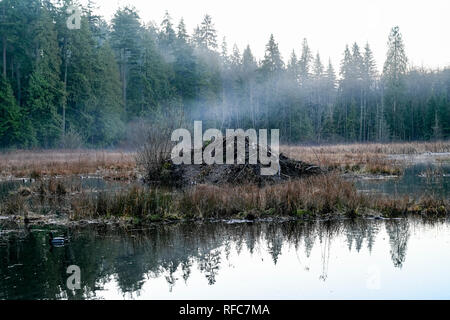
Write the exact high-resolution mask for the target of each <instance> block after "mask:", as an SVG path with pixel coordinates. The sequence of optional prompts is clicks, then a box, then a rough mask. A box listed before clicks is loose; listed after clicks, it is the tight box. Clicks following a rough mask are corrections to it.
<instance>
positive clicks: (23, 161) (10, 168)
mask: <svg viewBox="0 0 450 320" xmlns="http://www.w3.org/2000/svg"><path fill="white" fill-rule="evenodd" d="M135 168H136V163H135V157H134V154H133V153H127V152H120V151H95V150H85V151H64V150H61V151H15V152H9V153H3V154H0V173H1V176H0V178H7V177H15V178H30V177H31V178H39V177H42V176H54V175H60V176H69V175H80V174H86V175H87V174H100V175H102V176H105V177H106V178H111V179H120V178H124V177H125V178H126V177H129V176H132V175H133V173H134V171H135Z"/></svg>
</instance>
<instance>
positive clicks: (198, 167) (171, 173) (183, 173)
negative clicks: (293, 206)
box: [140, 135, 324, 188]
mask: <svg viewBox="0 0 450 320" xmlns="http://www.w3.org/2000/svg"><path fill="white" fill-rule="evenodd" d="M229 140H230V139H228V140H227V139H226V138H223V139H221V140H220V141H217V142H215V141H209V142H207V143H204V144H203V147H202V150H201V152H202V154H205V152H206V153H208V152H209V150H212V151H211V156H212V157H214V156H215V154H214V153H215V152H216V151H215V150H216V148H214V147H212V145H213V144H215V146H218V144H220V143H222V150H223V154H224V159H223V164H217V163H216V164H212V165H209V164H207V163H205V161H204V160H203V163H202V164H175V163H174V161H172V160H171V158H170V156H169V153H168V152H166V153H165V156H164V157H163V158H162V159H161V161H159V163H158V165H156V166H155V165H154V164H149V163H145V162H144V161H142V160H141V161H140V162H141V163H144V167H145V169H146V176H145V178H144V182H145V183H146V184H149V185H167V186H174V187H178V188H183V187H187V186H192V185H198V184H212V185H222V184H233V185H237V184H254V185H258V186H264V185H267V184H276V183H280V182H283V181H288V180H293V179H298V178H300V177H304V176H310V175H317V174H321V173H324V170H323V169H321V168H320V167H319V166H317V165H314V164H310V163H305V162H302V161H296V160H293V159H290V158H288V157H286V156H285V155H284V154H282V153H280V154H279V156H278V159H279V161H278V164H277V167H278V170H277V172H276V174H275V175H262V174H261V169H263V168H268V167H270V165H265V164H263V163H266V162H264V161H261V157H260V152H261V151H262V152H266V154H267V156H268V157H271V156H272V151H271V149H270V147H262V146H261V145H260V144H254V143H250V141H249V138H248V136H244V137H239V136H238V135H237V136H235V137H234V141H233V140H232V139H231V141H229ZM227 148H228V150H229V149H231V150H234V151H233V154H234V160H235V161H234V164H227V162H226V159H225V155H226V153H227V152H226V150H227ZM238 150H239V151H241V152H238ZM243 150H245V151H244V152H245V159H243V157H242V156H241V158H239V155H242V154H244V153H243V152H242V151H243ZM197 151H199V150H197ZM148 152H149V150H147V153H148ZM142 153H143V154H145V153H146V152H145V151H142ZM194 153H195V150H192V151H191V159H193V158H194ZM142 158H145V156H141V159H142ZM147 158H148V157H147ZM275 158H276V157H275ZM251 159H254V161H250V160H251ZM272 159H273V158H272Z"/></svg>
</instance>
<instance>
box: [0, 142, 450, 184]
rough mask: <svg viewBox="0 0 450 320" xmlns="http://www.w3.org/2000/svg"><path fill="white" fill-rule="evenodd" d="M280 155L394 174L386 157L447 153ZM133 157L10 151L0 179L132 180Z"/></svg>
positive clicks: (416, 149) (361, 150) (0, 162)
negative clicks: (80, 177) (85, 177)
mask: <svg viewBox="0 0 450 320" xmlns="http://www.w3.org/2000/svg"><path fill="white" fill-rule="evenodd" d="M281 152H283V153H285V154H286V155H287V156H289V157H291V158H293V159H295V160H302V161H305V162H310V163H315V164H318V165H321V166H323V167H327V168H331V169H333V168H336V169H341V170H344V171H363V172H368V173H376V174H397V173H398V172H399V170H401V166H402V165H401V164H399V163H397V162H395V161H393V160H391V159H388V158H387V156H386V155H388V154H420V153H424V152H450V141H445V142H422V143H419V142H414V143H391V144H379V143H372V144H348V145H344V144H342V145H330V146H314V147H307V146H282V147H281ZM135 159H136V153H133V152H121V151H104V150H82V151H71V150H57V151H48V150H42V151H13V152H8V153H0V179H1V178H3V179H5V178H11V177H13V178H30V177H32V178H39V177H41V176H52V175H60V176H68V175H80V174H86V175H87V174H100V175H102V176H104V177H105V178H107V179H114V180H130V179H135V178H136V160H135Z"/></svg>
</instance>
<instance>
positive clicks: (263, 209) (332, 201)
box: [70, 174, 450, 223]
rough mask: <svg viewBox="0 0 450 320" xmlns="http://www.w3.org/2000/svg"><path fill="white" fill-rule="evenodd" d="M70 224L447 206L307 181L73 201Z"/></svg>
mask: <svg viewBox="0 0 450 320" xmlns="http://www.w3.org/2000/svg"><path fill="white" fill-rule="evenodd" d="M70 211H71V219H75V220H77V219H86V218H89V219H99V218H100V219H101V218H106V219H109V218H122V219H126V220H127V219H128V220H131V221H133V222H136V223H145V222H152V221H162V220H179V219H230V218H239V219H257V218H270V217H296V218H328V217H336V216H337V217H339V216H345V217H357V216H361V217H364V216H370V215H372V216H384V217H395V216H401V215H406V214H422V215H426V216H445V215H447V214H449V213H450V202H449V201H448V200H445V199H442V198H438V197H433V196H430V195H428V196H424V197H421V198H419V199H413V198H410V197H407V196H406V197H400V198H392V197H387V196H379V195H376V196H375V195H371V196H367V195H364V194H362V193H358V192H357V191H356V189H355V187H354V185H353V184H352V183H351V182H349V181H345V180H343V179H342V178H340V177H339V176H338V175H336V174H328V175H321V176H316V177H308V178H305V179H300V180H296V181H290V182H285V183H281V184H277V185H272V186H268V187H264V188H259V187H257V186H254V185H242V186H211V185H199V186H195V187H192V188H190V189H188V190H184V191H170V190H165V189H158V188H152V189H150V188H145V187H136V186H135V187H133V188H131V189H130V190H128V191H126V192H118V193H102V194H100V195H99V196H97V197H89V196H85V197H78V198H76V199H73V201H72V202H71V210H70Z"/></svg>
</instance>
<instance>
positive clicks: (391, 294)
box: [0, 219, 450, 299]
mask: <svg viewBox="0 0 450 320" xmlns="http://www.w3.org/2000/svg"><path fill="white" fill-rule="evenodd" d="M69 235H70V237H71V239H72V241H71V243H70V244H69V245H66V246H64V247H60V248H51V247H50V246H49V244H48V230H39V229H35V230H24V231H21V232H19V233H11V234H9V235H7V236H5V235H3V236H2V237H0V238H1V239H2V240H1V242H0V299H313V298H324V299H348V298H352V299H365V298H370V299H391V298H392V299H397V298H399V299H400V298H401V299H448V298H450V277H448V276H447V274H448V270H450V223H449V221H447V220H444V221H434V222H429V221H428V222H427V221H423V220H417V219H394V220H356V221H351V220H340V221H323V222H319V221H317V222H300V221H297V222H293V221H291V222H283V223H280V222H258V223H251V224H248V223H235V224H231V223H226V222H217V223H203V224H200V223H184V224H174V225H165V226H160V227H158V228H152V229H147V230H135V231H127V232H125V231H120V230H117V229H109V228H107V227H98V226H91V227H87V228H83V229H79V230H76V229H72V230H69ZM70 265H77V266H79V267H80V270H81V287H82V290H77V291H71V290H69V289H67V286H66V281H67V278H68V276H69V275H68V274H67V273H66V271H67V268H68V266H70Z"/></svg>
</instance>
